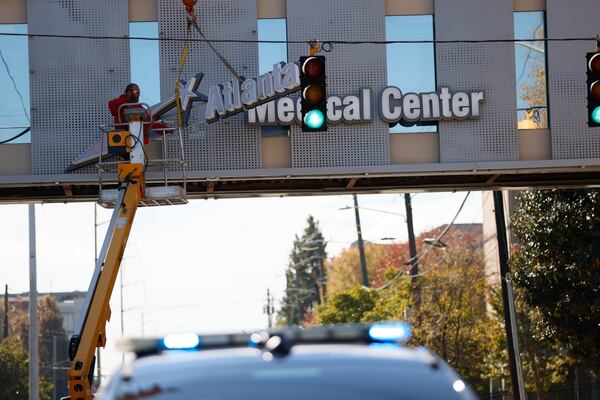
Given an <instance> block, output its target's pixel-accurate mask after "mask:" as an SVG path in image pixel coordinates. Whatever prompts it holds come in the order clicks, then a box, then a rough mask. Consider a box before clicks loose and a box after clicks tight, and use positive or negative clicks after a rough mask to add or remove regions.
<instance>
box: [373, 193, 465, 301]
mask: <svg viewBox="0 0 600 400" xmlns="http://www.w3.org/2000/svg"><path fill="white" fill-rule="evenodd" d="M470 194H471V192H467V195H466V196H465V198H464V199H463V201H462V203H461V205H460V207H459V208H458V211H456V214H454V218H452V221H450V223H449V224H448V225H446V227H445V228H444V230H443V231H442V232H441V233H440V234H439V235H438V236H437V237H436V238H435V240H434V243H436V242H438V241H439V240H441V239H442V238H443V237H444V235H445V234H446V233H447V232H448V231H449V230H450V228H451V227H452V225H454V221H456V218H458V215H459V214H460V212H461V211H462V209H463V207H464V206H465V203H466V202H467V199H468V198H469V195H470ZM433 247H434V246H431V247H429V248H427V249H425V250H424V251H422V252H421V253H420V254H417V255H416V256H414V257H413V258H411V259H409V260H408V261H407V263H412V262H413V261H414V262H419V261H421V259H423V257H425V256H426V255H427V254H428V253H429V252H430V251H431V250H432V249H433ZM432 269H433V268H430V269H428V270H425V271H421V272H419V273H418V274H413V275H406V276H407V277H409V278H412V277H415V276H421V275H424V274H426V273H428V272H429V271H431V270H432ZM403 273H404V271H402V270H400V271H398V272H396V274H395V275H394V276H393V277H392V278H391V279H390V280H388V281H387V282H386V283H384V284H383V285H382V286H380V287H378V288H376V289H375V290H377V291H380V290H384V289H387V288H388V287H389V286H390V285H391V284H392V283H394V282H395V281H396V279H398V278H399V277H401V276H404V275H402V274H403Z"/></svg>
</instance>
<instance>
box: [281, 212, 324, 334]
mask: <svg viewBox="0 0 600 400" xmlns="http://www.w3.org/2000/svg"><path fill="white" fill-rule="evenodd" d="M306 222H307V227H306V228H305V229H304V232H303V233H302V236H300V237H298V236H297V235H296V237H295V239H294V245H293V249H292V251H291V253H290V261H289V264H288V267H287V270H286V282H287V283H286V294H285V297H284V298H283V301H282V304H283V305H282V307H281V309H280V310H279V312H278V315H277V319H278V322H277V323H278V325H298V324H301V323H303V322H309V320H310V313H309V311H310V310H312V307H313V304H320V303H321V301H322V298H323V296H324V295H325V284H324V283H325V282H326V279H327V277H326V273H325V268H324V262H325V259H326V258H327V252H326V250H325V248H326V246H327V243H326V242H325V239H324V238H323V234H322V233H321V230H320V229H319V224H318V222H317V221H315V219H314V218H313V217H312V216H311V215H309V216H308V218H307V221H306Z"/></svg>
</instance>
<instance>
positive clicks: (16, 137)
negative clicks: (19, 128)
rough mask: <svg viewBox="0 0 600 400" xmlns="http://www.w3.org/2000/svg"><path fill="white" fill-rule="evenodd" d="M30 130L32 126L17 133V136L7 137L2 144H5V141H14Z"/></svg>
mask: <svg viewBox="0 0 600 400" xmlns="http://www.w3.org/2000/svg"><path fill="white" fill-rule="evenodd" d="M30 130H31V127H28V128H27V129H25V130H24V131H23V132H21V133H19V134H17V135H16V136H13V137H11V138H10V139H6V140H3V141H1V142H0V144H5V143H9V142H12V141H13V140H15V139H18V138H20V137H21V136H23V135H24V134H26V133H27V132H29V131H30Z"/></svg>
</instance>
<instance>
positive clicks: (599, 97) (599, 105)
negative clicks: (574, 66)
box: [586, 51, 600, 128]
mask: <svg viewBox="0 0 600 400" xmlns="http://www.w3.org/2000/svg"><path fill="white" fill-rule="evenodd" d="M586 59H587V86H588V98H587V99H588V126H589V127H590V128H591V127H598V126H600V51H597V52H595V53H587V54H586Z"/></svg>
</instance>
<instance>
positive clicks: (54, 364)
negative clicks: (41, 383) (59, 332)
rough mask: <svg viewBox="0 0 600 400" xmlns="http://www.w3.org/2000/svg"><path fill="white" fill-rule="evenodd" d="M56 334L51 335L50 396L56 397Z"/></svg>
mask: <svg viewBox="0 0 600 400" xmlns="http://www.w3.org/2000/svg"><path fill="white" fill-rule="evenodd" d="M57 338H58V336H56V335H52V398H53V399H56V398H57V396H56V364H57V363H56V342H57V340H56V339H57Z"/></svg>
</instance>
